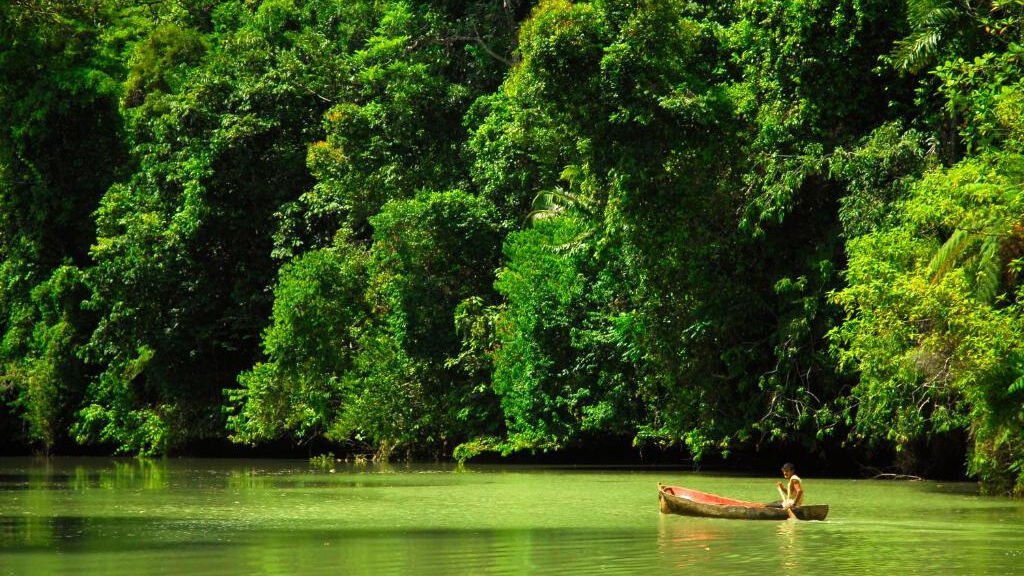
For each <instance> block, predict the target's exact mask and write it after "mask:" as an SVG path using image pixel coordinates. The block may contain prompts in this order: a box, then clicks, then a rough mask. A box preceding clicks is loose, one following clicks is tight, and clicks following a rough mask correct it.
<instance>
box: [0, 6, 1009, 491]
mask: <svg viewBox="0 0 1024 576" xmlns="http://www.w3.org/2000/svg"><path fill="white" fill-rule="evenodd" d="M1022 37H1024V1H1021V0H983V1H977V2H975V1H966V0H904V1H891V0H813V1H806V2H790V1H788V0H754V1H746V0H742V1H741V0H734V1H726V2H689V1H684V0H593V1H591V2H569V1H567V0H541V1H539V2H531V1H527V0H504V1H503V2H493V1H487V2H483V1H473V0H430V1H412V0H375V1H373V2H370V1H366V0H152V1H148V2H144V3H139V2H131V1H128V0H61V1H56V0H14V1H11V2H5V3H3V4H0V118H2V119H3V121H2V122H0V434H3V437H4V438H5V441H6V447H5V451H8V452H12V453H13V452H18V451H31V452H36V453H43V454H48V453H93V454H113V453H116V454H126V455H143V456H150V455H168V454H170V455H174V454H182V453H195V452H197V451H202V450H203V448H202V447H207V449H211V450H213V451H215V452H216V451H217V450H223V447H224V446H225V444H226V443H228V442H231V443H234V445H236V446H237V447H239V449H249V450H257V451H258V450H261V449H265V450H270V449H271V448H269V447H273V446H286V447H291V448H290V449H294V447H295V446H308V447H309V448H308V450H309V451H310V452H311V453H310V456H313V455H315V454H317V453H326V452H327V451H328V450H331V451H334V452H335V453H338V454H343V453H352V454H364V455H372V456H368V458H370V459H373V458H376V459H378V460H387V459H389V458H392V459H399V458H408V457H416V458H445V459H452V460H455V461H460V462H463V461H473V459H474V458H477V459H479V458H499V457H508V458H515V457H516V456H517V455H520V456H529V455H532V454H541V455H543V454H571V453H572V452H573V451H574V450H588V451H590V452H592V453H601V452H602V451H604V452H608V453H615V452H616V451H618V450H620V449H624V450H626V451H631V453H633V454H642V453H643V452H644V451H645V450H646V451H648V452H649V453H658V454H661V455H663V456H664V455H666V454H670V453H676V454H678V458H679V460H680V461H685V462H694V463H697V464H698V465H699V463H700V462H710V461H719V460H720V461H727V462H733V463H734V464H733V465H736V464H735V463H737V462H739V461H743V462H747V461H751V462H753V461H755V460H757V459H759V458H760V459H764V460H770V459H774V458H775V457H776V455H778V454H790V455H792V454H797V455H799V456H800V458H804V459H805V460H806V461H808V462H819V463H822V464H821V465H820V466H818V467H820V468H822V469H834V470H837V469H844V468H843V467H850V466H852V465H855V464H853V461H854V460H856V461H857V462H863V463H864V465H865V466H875V467H878V468H879V469H880V470H879V471H878V473H879V474H883V475H884V474H891V475H895V476H894V477H900V478H903V477H913V476H930V475H932V474H934V473H935V468H934V465H932V464H930V462H931V460H932V459H933V457H937V455H941V456H942V457H943V458H946V459H949V458H955V460H956V462H955V463H954V464H953V467H954V469H955V470H956V472H955V473H956V474H959V475H966V476H967V477H970V478H975V479H977V480H978V481H979V482H980V483H981V485H982V487H983V489H984V490H985V491H987V492H990V493H1002V494H1015V495H1018V496H1019V495H1022V494H1024V315H1022V303H1024V282H1022V278H1021V271H1022V270H1024V195H1022V192H1021V185H1022V183H1024V68H1022V67H1021V62H1022V61H1024V47H1022V44H1024V38H1022ZM218 447H219V448H218ZM314 447H316V448H314ZM623 447H624V448H623ZM314 450H315V451H314ZM730 459H732V460H730ZM789 459H795V458H784V460H789ZM780 461H782V460H780ZM810 467H811V468H814V467H815V466H814V465H813V464H810ZM930 467H931V468H930ZM941 473H942V474H949V473H950V472H949V469H948V468H946V469H944V471H942V472H941Z"/></svg>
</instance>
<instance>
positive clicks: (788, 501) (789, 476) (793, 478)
mask: <svg viewBox="0 0 1024 576" xmlns="http://www.w3.org/2000/svg"><path fill="white" fill-rule="evenodd" d="M782 476H783V477H784V478H785V479H786V485H785V486H783V485H782V482H776V483H775V487H776V488H778V490H779V496H782V501H781V502H777V503H776V502H773V503H772V504H771V506H775V507H780V508H793V507H795V506H801V505H802V504H803V503H804V485H803V482H801V481H800V477H799V476H797V475H796V466H793V464H792V463H790V462H786V463H785V464H783V465H782Z"/></svg>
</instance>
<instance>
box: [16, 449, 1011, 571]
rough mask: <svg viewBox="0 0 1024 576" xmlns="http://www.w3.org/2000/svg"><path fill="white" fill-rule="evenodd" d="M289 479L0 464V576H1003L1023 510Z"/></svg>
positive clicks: (567, 484)
mask: <svg viewBox="0 0 1024 576" xmlns="http://www.w3.org/2000/svg"><path fill="white" fill-rule="evenodd" d="M335 470H336V471H335V472H333V473H330V472H316V471H313V470H311V469H310V467H309V465H308V464H307V463H306V462H303V461H295V460H285V461H281V460H208V459H202V460H200V459H168V460H158V461H139V460H131V459H128V460H118V459H101V458H96V459H70V458H51V459H49V460H44V459H12V458H7V459H0V575H8V574H10V575H36V574H39V575H44V574H45V575H51V574H89V575H99V574H103V575H110V574H189V575H194V574H217V575H222V574H265V575H276V574H303V575H307V574H331V575H354V574H366V575H371V574H372V575H375V576H377V575H384V574H396V575H398V574H401V575H413V576H415V575H420V574H422V575H432V576H433V575H449V574H451V575H485V574H552V575H554V574H558V575H574V574H587V575H591V574H644V575H647V574H651V575H659V576H665V575H672V574H698V575H701V576H717V575H732V574H744V575H746V574H773V573H780V574H781V573H787V574H793V575H800V576H810V575H816V574H822V575H825V574H829V575H831V574H858V575H860V574H869V573H870V574H897V575H900V576H904V575H909V574H942V573H948V574H971V575H985V574H992V575H999V576H1003V575H1006V574H1019V573H1022V571H1024V503H1022V502H1019V501H1013V500H1008V499H1004V498H993V497H983V496H979V495H978V494H977V487H976V486H974V485H973V484H963V483H944V482H894V481H871V480H835V479H818V478H813V477H805V478H804V483H805V487H806V490H807V494H808V503H827V504H829V505H830V506H831V510H830V513H829V517H828V520H827V521H825V522H792V521H782V522H773V521H763V522H754V521H742V520H717V519H703V518H687V517H682V516H667V515H662V514H660V513H659V512H658V499H657V489H656V484H657V482H659V481H661V482H665V483H667V484H677V485H684V486H687V487H690V488H695V489H698V490H705V491H711V492H715V493H718V494H722V495H726V496H730V497H734V498H740V499H747V500H755V501H767V500H771V499H773V496H774V495H775V486H774V482H775V480H776V479H775V478H767V477H765V478H755V477H747V476H742V477H738V476H721V475H713V474H703V473H701V474H694V473H686V472H681V471H673V470H636V469H633V470H629V469H621V470H618V469H608V468H600V469H597V468H593V469H590V468H574V467H557V468H553V467H517V466H474V465H469V466H467V467H466V469H465V470H462V471H456V470H454V468H453V467H452V466H445V465H404V464H402V465H392V466H372V465H369V466H358V465H353V464H345V463H338V465H337V466H336V468H335Z"/></svg>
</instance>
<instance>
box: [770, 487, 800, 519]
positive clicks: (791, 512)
mask: <svg viewBox="0 0 1024 576" xmlns="http://www.w3.org/2000/svg"><path fill="white" fill-rule="evenodd" d="M775 488H776V489H778V491H779V496H781V497H782V507H783V508H784V509H785V510H786V514H789V519H790V520H796V514H794V513H793V509H792V508H786V493H785V492H783V491H782V486H779V485H778V484H776V485H775Z"/></svg>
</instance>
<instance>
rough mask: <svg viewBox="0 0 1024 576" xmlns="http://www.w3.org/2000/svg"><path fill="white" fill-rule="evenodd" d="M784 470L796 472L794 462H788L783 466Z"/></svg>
mask: <svg viewBox="0 0 1024 576" xmlns="http://www.w3.org/2000/svg"><path fill="white" fill-rule="evenodd" d="M782 469H783V470H796V466H793V463H792V462H786V463H785V464H783V465H782Z"/></svg>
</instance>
